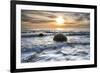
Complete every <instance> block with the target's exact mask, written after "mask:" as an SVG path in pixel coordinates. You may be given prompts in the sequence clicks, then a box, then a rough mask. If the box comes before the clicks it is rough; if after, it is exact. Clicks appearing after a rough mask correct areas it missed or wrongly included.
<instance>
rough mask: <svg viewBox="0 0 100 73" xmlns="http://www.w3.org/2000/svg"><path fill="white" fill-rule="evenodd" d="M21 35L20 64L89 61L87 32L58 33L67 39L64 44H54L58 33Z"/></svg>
mask: <svg viewBox="0 0 100 73" xmlns="http://www.w3.org/2000/svg"><path fill="white" fill-rule="evenodd" d="M42 33H43V34H44V35H43V36H38V34H39V32H36V31H35V32H22V33H21V62H22V63H27V62H48V61H76V60H89V59H90V34H89V32H60V33H62V34H64V35H65V36H66V37H67V39H68V40H67V41H65V42H56V41H54V40H53V38H54V36H55V35H56V34H58V33H59V32H42Z"/></svg>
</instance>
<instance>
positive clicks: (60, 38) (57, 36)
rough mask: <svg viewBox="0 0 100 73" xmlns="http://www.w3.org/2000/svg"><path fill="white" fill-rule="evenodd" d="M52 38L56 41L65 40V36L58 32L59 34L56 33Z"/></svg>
mask: <svg viewBox="0 0 100 73" xmlns="http://www.w3.org/2000/svg"><path fill="white" fill-rule="evenodd" d="M53 40H54V41H56V42H64V41H67V37H66V36H65V35H63V34H61V33H60V34H56V35H55V36H54V38H53Z"/></svg>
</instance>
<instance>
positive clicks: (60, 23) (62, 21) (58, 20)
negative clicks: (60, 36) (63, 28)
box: [56, 16, 64, 25]
mask: <svg viewBox="0 0 100 73" xmlns="http://www.w3.org/2000/svg"><path fill="white" fill-rule="evenodd" d="M56 22H57V25H63V24H64V18H63V17H62V16H58V17H57V18H56Z"/></svg>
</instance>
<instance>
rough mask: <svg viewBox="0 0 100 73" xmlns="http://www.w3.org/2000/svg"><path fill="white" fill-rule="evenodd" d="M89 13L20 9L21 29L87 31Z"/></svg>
mask: <svg viewBox="0 0 100 73" xmlns="http://www.w3.org/2000/svg"><path fill="white" fill-rule="evenodd" d="M89 28H90V13H80V12H62V11H41V10H40V11H39V10H21V29H22V31H26V30H36V29H38V30H61V29H73V30H79V31H81V30H82V31H89Z"/></svg>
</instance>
